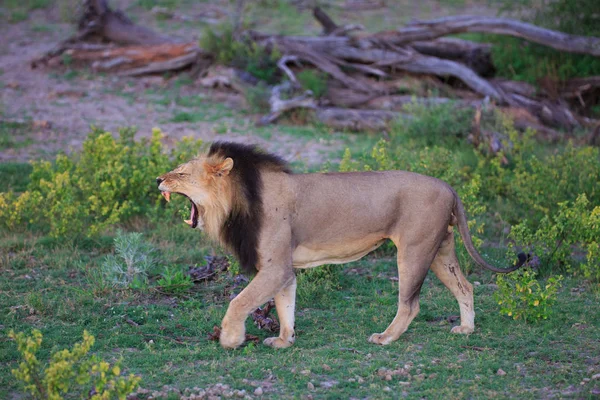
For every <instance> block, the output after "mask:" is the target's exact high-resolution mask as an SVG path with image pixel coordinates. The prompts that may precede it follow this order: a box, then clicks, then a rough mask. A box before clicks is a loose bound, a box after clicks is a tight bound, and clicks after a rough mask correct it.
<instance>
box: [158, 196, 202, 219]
mask: <svg viewBox="0 0 600 400" xmlns="http://www.w3.org/2000/svg"><path fill="white" fill-rule="evenodd" d="M176 193H177V192H176ZM160 194H162V195H163V197H164V198H165V200H167V201H171V192H166V191H164V192H160ZM177 194H180V195H182V196H184V197H186V198H187V199H188V200H189V201H190V204H191V205H192V207H191V211H190V219H186V220H184V222H185V223H186V224H188V225H189V226H191V227H192V228H196V227H197V226H198V216H199V213H198V207H197V206H196V204H194V202H193V201H192V199H190V198H189V197H188V196H186V195H185V194H183V193H177Z"/></svg>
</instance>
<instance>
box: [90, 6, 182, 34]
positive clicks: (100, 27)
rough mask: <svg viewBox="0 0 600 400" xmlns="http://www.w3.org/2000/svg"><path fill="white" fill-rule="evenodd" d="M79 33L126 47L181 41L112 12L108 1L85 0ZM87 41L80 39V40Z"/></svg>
mask: <svg viewBox="0 0 600 400" xmlns="http://www.w3.org/2000/svg"><path fill="white" fill-rule="evenodd" d="M83 3H84V5H83V9H84V11H83V13H82V16H81V18H80V20H79V23H78V31H79V32H80V33H81V32H87V34H86V36H87V35H97V36H100V37H101V38H102V39H105V40H108V41H110V42H113V43H118V44H125V45H158V44H164V43H177V42H180V40H177V39H176V38H173V37H171V36H166V35H161V34H159V33H157V32H154V31H153V30H151V29H148V28H145V27H143V26H140V25H136V24H134V23H133V22H132V21H131V20H130V19H129V18H127V16H126V15H125V14H124V13H123V12H122V11H120V10H112V9H111V8H110V7H109V6H108V1H107V0H84V2H83ZM83 39H87V38H84V37H79V40H83Z"/></svg>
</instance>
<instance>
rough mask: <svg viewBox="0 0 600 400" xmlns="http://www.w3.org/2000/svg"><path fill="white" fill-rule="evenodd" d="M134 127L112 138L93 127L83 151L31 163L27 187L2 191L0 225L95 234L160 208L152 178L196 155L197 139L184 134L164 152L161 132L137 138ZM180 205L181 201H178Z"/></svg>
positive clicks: (62, 233)
mask: <svg viewBox="0 0 600 400" xmlns="http://www.w3.org/2000/svg"><path fill="white" fill-rule="evenodd" d="M134 134H135V131H134V130H133V129H122V130H121V131H120V132H119V138H118V139H115V138H114V137H113V136H112V134H110V133H109V132H104V131H101V130H99V129H96V128H92V132H91V133H90V134H89V136H88V138H87V139H86V140H85V142H84V143H83V151H82V153H81V154H76V155H72V156H67V155H59V156H57V157H56V160H55V162H54V163H50V162H48V161H39V162H34V163H33V171H32V172H31V175H30V178H29V180H30V183H29V185H28V187H27V190H26V191H25V192H23V193H21V194H19V195H17V194H15V193H12V192H6V193H0V226H4V227H5V228H8V229H11V230H13V229H14V230H19V229H23V227H25V226H27V227H29V228H30V229H36V230H39V231H41V232H48V233H50V235H52V236H53V237H75V236H78V235H86V236H97V235H98V234H100V233H102V232H104V231H105V230H106V229H108V228H109V227H111V226H113V225H115V224H117V223H122V222H125V221H127V220H128V219H130V218H131V217H133V216H136V215H142V214H144V215H149V216H151V217H152V216H155V217H156V216H158V215H160V214H161V213H162V207H161V200H160V194H159V193H158V191H157V190H156V187H155V186H154V185H152V181H153V180H154V178H155V177H156V176H158V175H160V174H161V173H164V172H165V171H168V170H170V169H172V167H173V163H176V162H182V161H187V160H188V159H190V158H192V157H193V156H195V155H196V154H197V152H198V150H199V148H200V146H201V142H200V141H196V140H191V139H184V140H182V141H181V142H180V143H179V144H178V145H177V146H176V147H175V148H174V149H172V150H171V151H170V152H169V153H167V152H166V151H165V150H164V148H163V145H162V143H161V137H162V133H161V131H160V130H159V129H154V130H153V132H152V138H151V139H150V140H147V139H144V140H141V141H138V142H136V141H135V140H134ZM180 204H183V202H182V203H180Z"/></svg>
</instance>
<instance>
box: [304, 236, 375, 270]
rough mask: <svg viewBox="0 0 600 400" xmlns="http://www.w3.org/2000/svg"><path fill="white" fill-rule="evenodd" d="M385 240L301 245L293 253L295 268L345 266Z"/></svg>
mask: <svg viewBox="0 0 600 400" xmlns="http://www.w3.org/2000/svg"><path fill="white" fill-rule="evenodd" d="M383 242H385V240H382V239H380V238H379V239H377V240H361V241H357V242H350V243H348V242H346V243H339V244H306V245H299V246H297V247H296V248H295V249H294V252H293V253H292V265H293V266H294V268H312V267H317V266H319V265H323V264H344V263H347V262H350V261H356V260H358V259H360V258H362V257H363V256H365V255H367V254H369V253H370V252H372V251H373V250H375V249H376V248H378V247H379V246H381V245H382V244H383Z"/></svg>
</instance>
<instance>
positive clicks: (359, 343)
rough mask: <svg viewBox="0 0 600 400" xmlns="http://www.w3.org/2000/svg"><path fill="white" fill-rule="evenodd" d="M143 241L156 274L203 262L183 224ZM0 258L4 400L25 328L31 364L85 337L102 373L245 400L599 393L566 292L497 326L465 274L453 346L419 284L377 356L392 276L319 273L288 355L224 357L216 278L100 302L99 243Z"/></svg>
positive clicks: (584, 328) (595, 318) (380, 270)
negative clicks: (532, 315)
mask: <svg viewBox="0 0 600 400" xmlns="http://www.w3.org/2000/svg"><path fill="white" fill-rule="evenodd" d="M145 232H146V237H148V238H150V239H151V241H152V243H153V244H154V245H155V246H156V247H157V248H158V249H160V252H161V254H162V258H163V262H164V263H165V264H167V265H176V266H178V267H179V268H182V269H185V268H186V267H187V266H189V265H192V264H194V263H201V262H202V256H203V255H204V254H207V253H208V252H209V248H208V247H207V246H205V245H203V242H202V241H201V240H200V238H199V237H198V234H197V233H195V232H193V231H191V230H190V229H189V228H187V227H186V226H183V224H178V225H174V226H173V223H169V225H167V226H164V227H160V229H154V230H145ZM0 245H1V246H2V251H1V254H2V258H1V259H0V262H1V263H2V267H1V268H2V274H1V277H0V315H1V320H2V325H1V329H2V332H3V334H2V336H0V337H1V339H0V397H1V398H11V397H14V396H15V395H16V394H15V393H16V392H17V390H18V386H17V385H16V382H15V380H14V379H13V378H12V377H11V374H10V369H11V368H15V367H16V365H17V352H16V348H15V345H14V343H13V342H12V341H9V340H8V339H7V338H6V336H4V334H5V333H6V332H7V331H8V330H10V329H14V330H16V331H27V332H28V331H29V330H30V329H31V328H34V327H35V328H38V329H40V330H41V331H42V333H43V334H44V342H43V346H42V352H41V353H42V356H41V359H45V358H46V357H47V356H48V354H49V351H50V350H51V349H58V348H66V347H71V346H72V344H73V343H74V342H76V341H79V340H80V339H81V335H82V332H83V329H87V330H88V331H89V332H90V333H92V334H93V335H95V336H96V345H95V346H94V349H93V351H94V352H95V353H96V354H98V355H100V356H101V357H103V358H105V359H106V360H108V361H115V360H117V359H119V358H123V366H124V367H125V368H126V371H127V372H133V373H135V374H139V375H140V376H142V378H143V381H142V386H143V387H144V388H148V389H160V388H161V387H162V386H163V385H169V386H170V387H173V388H177V389H179V390H182V391H183V390H184V389H185V388H192V387H196V386H197V387H201V388H209V387H212V386H214V385H215V384H217V383H222V384H226V385H229V387H230V388H231V389H232V390H233V389H237V390H246V392H247V393H249V394H253V393H254V390H255V389H256V387H258V386H260V387H261V388H262V390H263V392H264V394H263V397H267V398H282V397H283V398H297V397H302V396H307V395H309V394H311V395H313V396H315V397H328V398H348V397H356V398H365V397H369V398H382V397H398V396H401V395H402V396H408V397H409V398H417V397H418V398H423V397H425V398H433V397H435V398H440V397H445V398H505V397H512V398H546V397H553V396H554V397H570V396H575V397H583V398H585V397H591V396H592V391H595V392H594V393H597V392H598V390H599V389H600V388H599V383H598V381H597V380H596V381H592V382H586V381H585V379H589V378H590V377H591V376H592V375H594V374H597V373H598V364H599V362H600V357H599V354H600V333H599V331H598V329H597V327H598V326H600V315H599V314H598V312H597V304H598V296H597V295H594V294H593V293H590V292H589V291H586V290H585V289H583V288H581V287H579V286H578V282H576V281H573V280H567V282H566V284H565V286H564V288H563V289H562V290H561V292H560V295H559V300H558V304H557V307H556V312H555V314H554V315H553V316H552V317H551V319H549V320H547V321H544V322H541V323H536V324H527V323H523V322H520V321H513V320H511V319H509V318H507V317H502V316H500V315H499V314H498V305H496V304H495V302H494V301H493V298H492V294H493V292H494V290H495V289H494V285H493V284H490V282H491V281H492V277H491V276H490V275H489V274H487V273H483V274H481V273H480V272H475V273H474V274H472V275H471V276H470V280H471V281H472V282H473V281H477V282H479V283H480V284H479V285H477V284H476V286H475V301H476V312H477V321H476V325H477V329H476V331H475V333H474V334H472V335H469V336H458V335H452V334H450V328H451V326H452V324H451V323H449V322H448V321H449V320H453V319H454V316H456V315H458V306H457V304H456V302H455V300H454V299H453V298H452V296H451V295H450V293H449V292H448V291H447V290H446V289H445V288H443V287H442V285H441V284H440V283H439V281H438V280H437V278H435V277H434V276H433V275H430V276H429V277H428V278H427V280H426V282H425V284H424V286H423V292H422V296H421V304H422V306H421V313H420V314H419V316H418V317H417V318H416V319H415V321H414V322H413V324H412V325H411V327H410V329H409V330H408V332H407V333H405V334H404V335H403V336H402V338H401V339H400V340H398V341H397V342H395V343H393V344H391V345H389V346H386V347H378V346H375V345H372V344H369V343H367V340H366V339H367V338H368V336H369V335H370V334H371V333H373V332H376V331H382V330H383V329H385V327H386V326H387V324H388V323H389V322H390V321H391V319H392V318H393V315H394V313H395V308H396V286H397V284H396V282H395V281H394V280H393V279H390V278H392V277H394V276H395V274H396V273H395V265H394V262H393V261H392V260H393V258H392V257H390V254H387V253H385V252H383V253H379V254H377V255H375V256H372V257H368V258H367V259H365V260H363V261H361V262H357V263H353V264H351V265H348V266H345V267H339V269H337V268H338V267H336V269H332V268H326V269H325V270H324V271H325V272H326V273H327V279H328V281H329V282H333V288H332V287H329V290H326V291H323V290H321V289H322V288H320V287H319V286H320V283H319V279H317V278H315V277H314V276H315V275H314V274H313V276H312V277H311V276H308V278H306V279H303V281H302V282H301V284H300V288H299V295H298V308H297V322H296V331H297V342H296V344H295V345H294V346H293V347H292V348H290V349H287V350H273V349H270V348H267V347H265V346H263V345H262V344H259V345H254V344H250V345H247V346H246V347H244V348H241V349H238V350H235V351H226V350H223V349H221V348H220V347H219V345H218V344H217V343H216V342H213V341H210V340H208V339H207V335H208V333H209V332H211V331H212V328H213V326H214V325H219V323H220V319H221V318H222V316H223V315H224V312H225V309H226V307H227V303H228V294H229V292H230V285H231V280H230V278H229V277H228V276H227V275H226V274H223V275H222V276H220V277H219V278H217V280H215V281H213V282H211V283H209V284H206V283H203V284H197V285H195V286H194V287H193V289H192V290H191V291H190V292H189V293H187V294H186V295H184V296H182V297H171V296H168V295H163V294H160V293H158V292H153V291H146V292H145V291H129V290H126V291H116V290H103V288H102V287H99V286H98V285H97V284H96V283H97V282H96V281H95V280H94V279H93V278H92V277H91V275H90V272H91V271H92V270H94V269H95V268H97V267H98V264H99V263H100V262H101V259H102V257H103V254H104V253H107V252H109V251H110V250H111V246H112V242H111V239H110V238H101V239H98V240H96V241H82V242H80V243H76V244H64V243H59V241H54V240H50V239H44V238H35V237H27V236H20V235H11V234H5V235H4V236H3V237H2V238H1V239H0ZM317 275H318V274H317ZM247 327H248V330H249V333H251V334H255V335H257V336H259V337H260V338H261V340H262V339H263V338H265V337H267V335H268V334H267V333H266V332H264V331H260V330H258V329H257V328H255V327H254V326H253V325H252V324H251V323H248V324H247ZM500 370H503V371H505V372H506V375H501V374H502V372H500V374H499V373H498V372H499V371H500ZM386 371H387V372H386ZM393 371H396V372H393ZM386 375H389V376H390V377H389V378H386ZM313 387H314V388H313Z"/></svg>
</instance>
